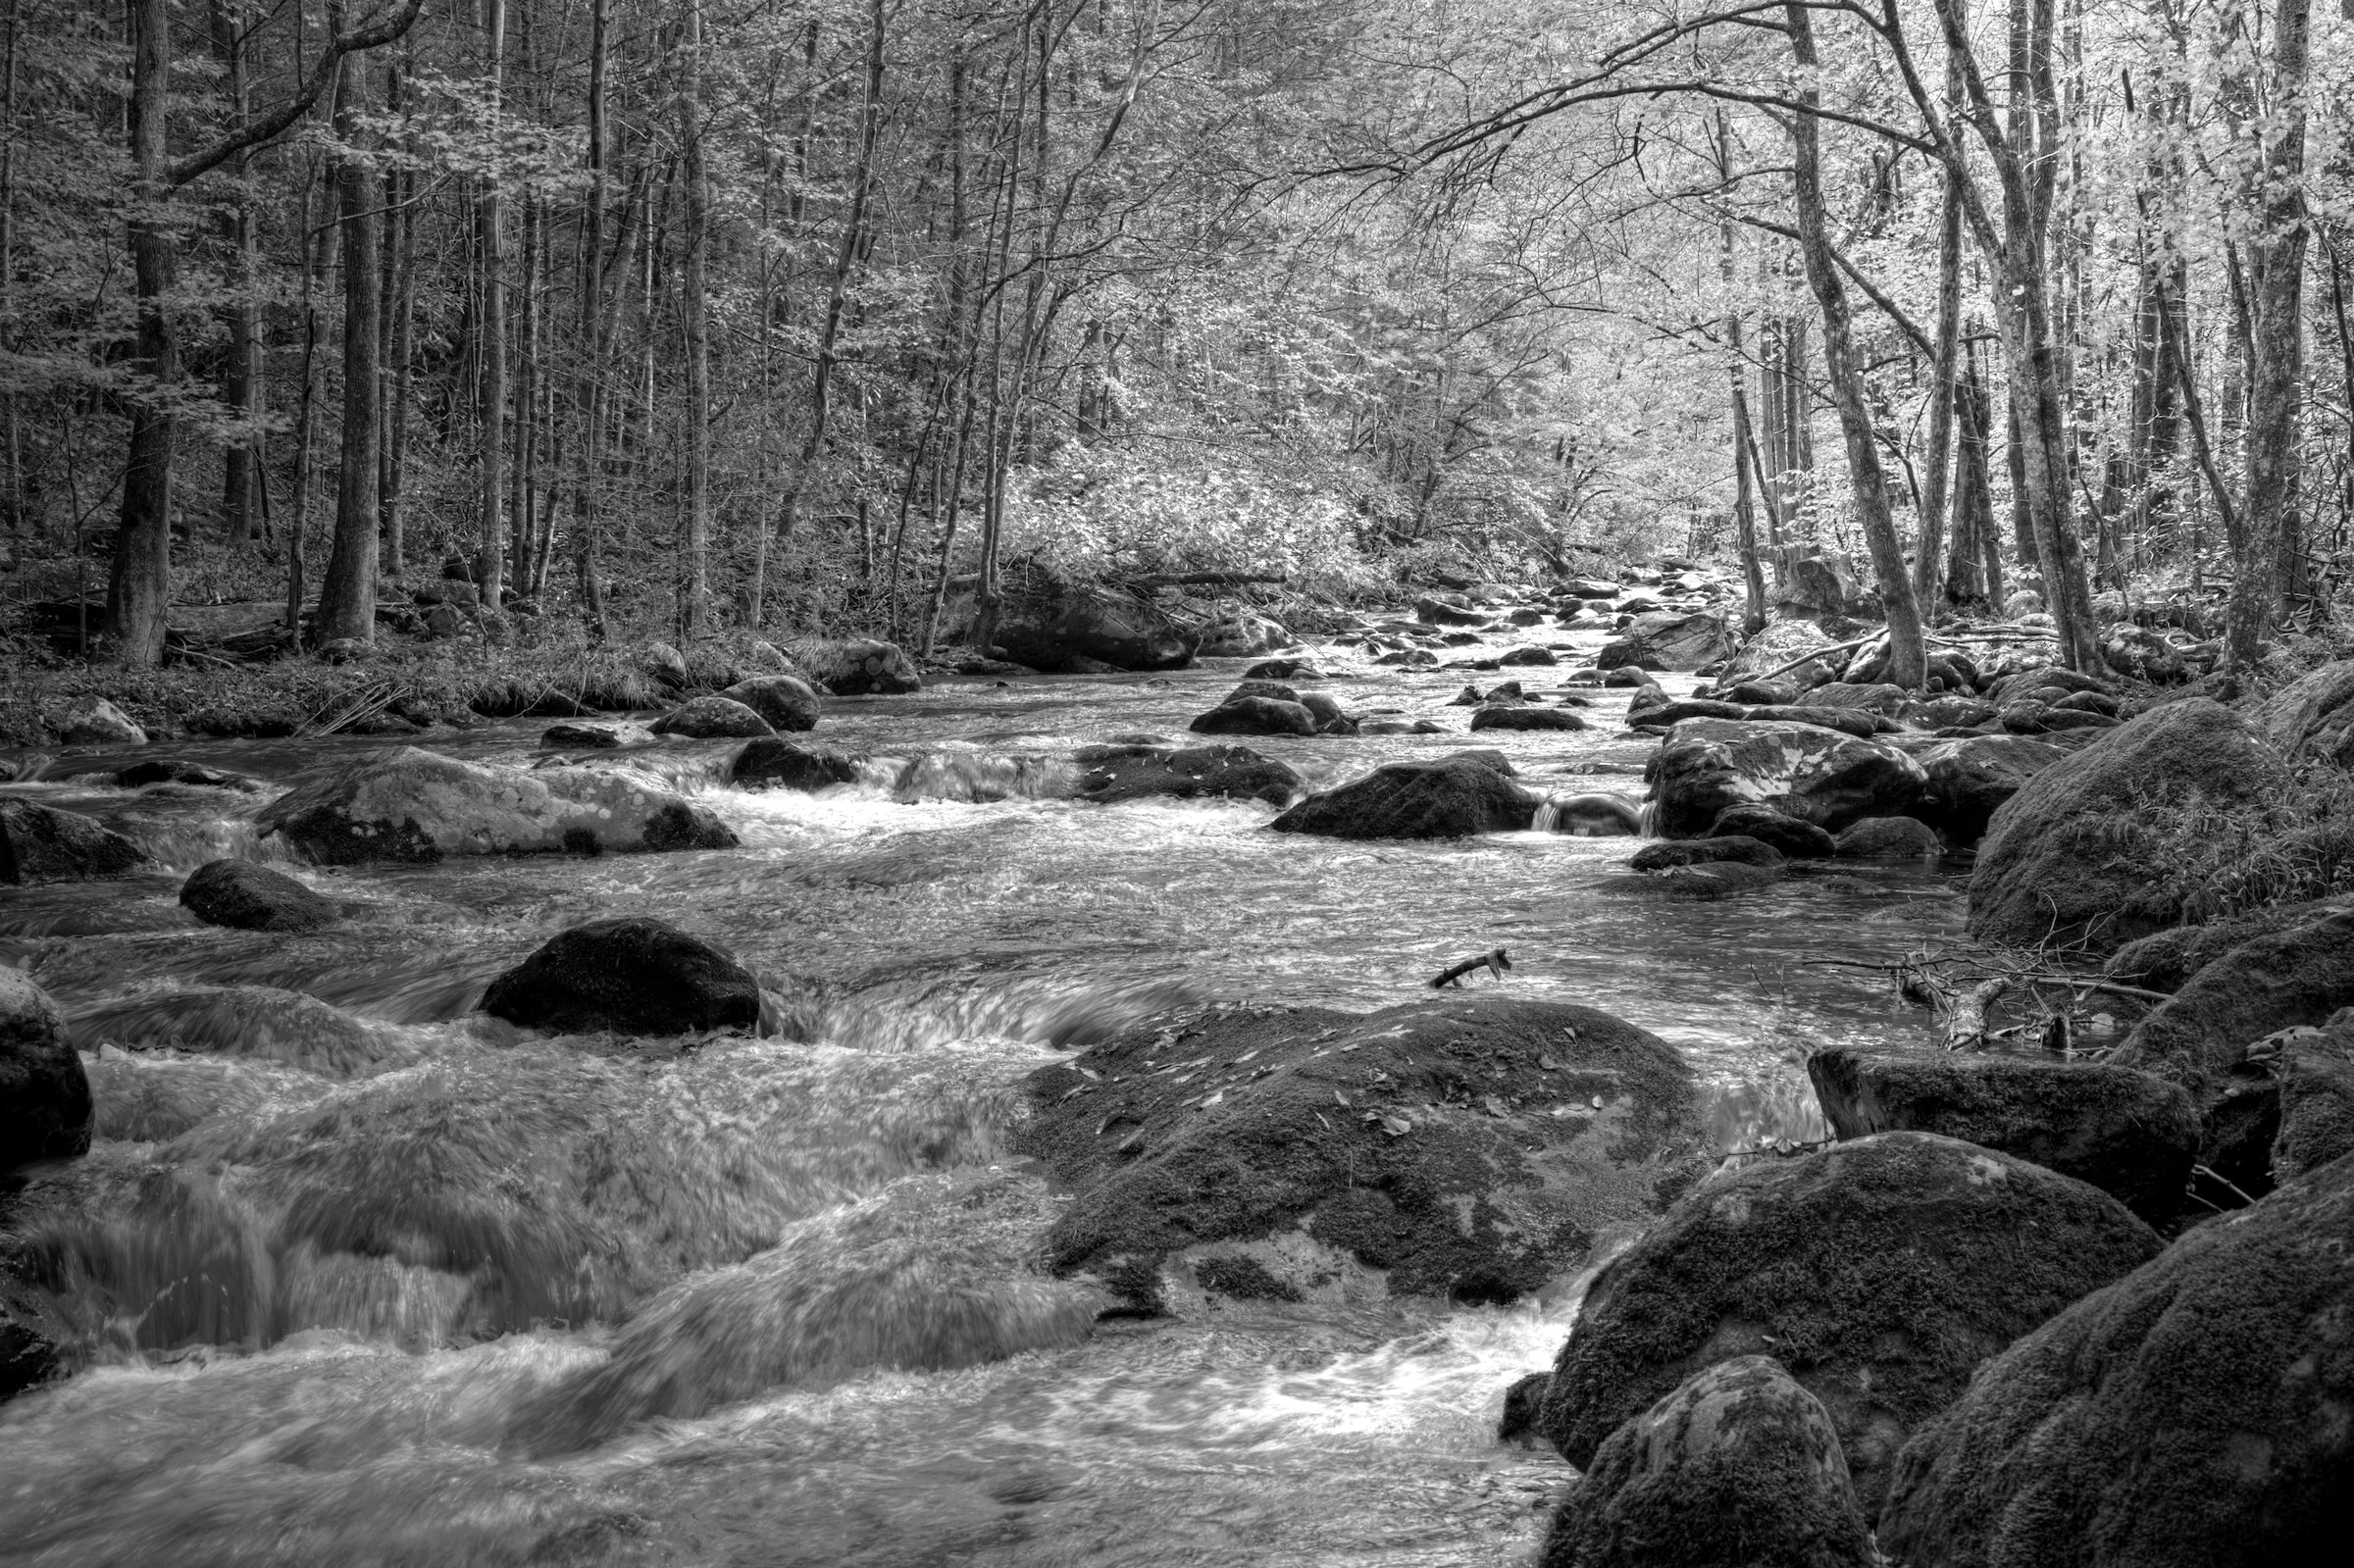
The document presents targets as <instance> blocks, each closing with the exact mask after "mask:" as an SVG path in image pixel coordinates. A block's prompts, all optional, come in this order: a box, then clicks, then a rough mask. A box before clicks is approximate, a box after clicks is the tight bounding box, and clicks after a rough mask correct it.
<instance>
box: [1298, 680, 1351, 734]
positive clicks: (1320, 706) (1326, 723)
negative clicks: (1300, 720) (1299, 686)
mask: <svg viewBox="0 0 2354 1568" xmlns="http://www.w3.org/2000/svg"><path fill="white" fill-rule="evenodd" d="M1300 706H1302V707H1303V708H1305V709H1306V710H1307V712H1308V717H1310V718H1312V719H1314V720H1315V721H1316V733H1318V734H1322V735H1353V734H1355V733H1356V720H1355V719H1352V718H1351V717H1349V715H1348V714H1347V713H1346V712H1344V711H1342V708H1341V704H1340V700H1339V699H1338V698H1336V697H1334V696H1333V695H1332V694H1331V693H1329V692H1325V691H1303V692H1301V693H1300Z"/></svg>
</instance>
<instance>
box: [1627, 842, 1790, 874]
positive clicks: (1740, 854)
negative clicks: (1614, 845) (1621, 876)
mask: <svg viewBox="0 0 2354 1568" xmlns="http://www.w3.org/2000/svg"><path fill="white" fill-rule="evenodd" d="M1787 859H1788V857H1787V856H1785V855H1784V854H1783V853H1782V852H1781V851H1780V850H1778V849H1776V848H1774V847H1773V846H1772V845H1771V844H1769V843H1766V842H1764V841H1763V840H1761V839H1757V838H1750V837H1746V836H1744V835H1738V834H1733V835H1726V836H1725V837H1722V838H1682V839H1663V840H1661V841H1659V842H1657V843H1648V844H1645V845H1644V846H1643V847H1642V848H1640V849H1638V850H1636V851H1635V854H1634V858H1633V859H1631V860H1629V861H1628V862H1627V863H1626V864H1627V867H1628V869H1630V870H1633V871H1667V870H1669V869H1671V868H1673V867H1677V866H1709V865H1715V864H1719V863H1721V862H1725V861H1732V862H1735V863H1738V864H1740V865H1744V866H1780V865H1782V864H1784V863H1785V862H1786V861H1787Z"/></svg>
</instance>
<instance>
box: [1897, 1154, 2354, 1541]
mask: <svg viewBox="0 0 2354 1568" xmlns="http://www.w3.org/2000/svg"><path fill="white" fill-rule="evenodd" d="M2350 1408H2354V1162H2349V1161H2346V1160H2339V1161H2337V1162H2336V1163H2334V1164H2332V1165H2329V1166H2327V1167H2325V1168H2324V1169H2322V1170H2320V1171H2317V1172H2315V1173H2314V1174H2313V1175H2311V1176H2308V1177H2306V1178H2304V1179H2303V1180H2301V1181H2298V1182H2295V1183H2292V1184H2291V1185H2289V1186H2287V1187H2284V1188H2282V1189H2280V1190H2278V1191H2277V1192H2275V1193H2273V1194H2272V1195H2271V1196H2270V1197H2267V1198H2265V1199H2264V1200H2263V1201H2262V1202H2260V1203H2258V1204H2256V1205H2255V1206H2254V1207H2253V1208H2249V1209H2245V1210H2242V1211H2240V1212H2238V1213H2235V1214H2231V1215H2227V1216H2225V1217H2223V1218H2220V1219H2215V1220H2211V1221H2209V1222H2208V1223H2206V1224H2204V1225H2200V1226H2198V1227H2196V1228H2194V1229H2193V1230H2191V1231H2190V1232H2189V1233H2187V1234H2186V1235H2184V1236H2183V1238H2182V1239H2180V1240H2178V1241H2176V1242H2175V1244H2174V1245H2173V1246H2171V1247H2169V1248H2168V1249H2167V1250H2166V1251H2165V1252H2164V1253H2163V1254H2162V1255H2160V1256H2159V1257H2158V1258H2157V1259H2156V1260H2155V1261H2154V1262H2150V1263H2148V1264H2145V1265H2144V1266H2142V1267H2141V1268H2139V1269H2136V1270H2135V1271H2134V1272H2132V1273H2131V1274H2128V1275H2127V1276H2125V1277H2124V1279H2122V1280H2119V1281H2118V1282H2117V1283H2115V1284H2113V1285H2111V1286H2109V1287H2108V1288H2107V1289H2105V1290H2099V1291H2096V1292H2095V1293H2093V1294H2091V1295H2088V1296H2086V1297H2085V1298H2084V1299H2082V1300H2080V1301H2078V1302H2076V1303H2075V1304H2074V1305H2073V1306H2072V1307H2070V1308H2069V1309H2068V1310H2066V1311H2064V1312H2062V1313H2060V1314H2059V1315H2058V1316H2057V1317H2055V1318H2054V1319H2053V1320H2052V1321H2051V1322H2049V1323H2047V1324H2045V1325H2044V1326H2043V1327H2042V1328H2041V1329H2039V1330H2037V1331H2036V1332H2035V1333H2033V1334H2031V1335H2029V1336H2027V1337H2026V1338H2025V1339H2022V1340H2020V1341H2019V1342H2018V1343H2016V1344H2014V1345H2012V1346H2011V1347H2010V1348H2009V1349H2008V1350H2006V1351H2004V1352H2003V1354H2001V1355H2000V1356H1998V1357H1997V1358H1995V1360H1993V1361H1992V1362H1991V1363H1989V1364H1988V1365H1987V1366H1986V1368H1985V1369H1984V1370H1983V1371H1981V1372H1980V1373H1979V1374H1978V1376H1977V1378H1976V1379H1975V1380H1974V1381H1973V1382H1972V1383H1971V1384H1970V1389H1969V1391H1967V1392H1966V1393H1964V1394H1963V1396H1962V1397H1961V1399H1960V1400H1959V1401H1958V1402H1957V1403H1955V1404H1954V1405H1953V1406H1952V1407H1951V1408H1950V1409H1948V1410H1946V1411H1945V1412H1944V1413H1943V1414H1942V1415H1940V1416H1938V1417H1937V1418H1936V1419H1935V1420H1933V1421H1931V1422H1929V1423H1927V1424H1925V1425H1924V1426H1923V1428H1922V1429H1921V1430H1920V1431H1919V1433H1918V1434H1917V1435H1916V1436H1915V1437H1914V1439H1913V1441H1912V1442H1909V1443H1908V1444H1906V1446H1905V1450H1904V1456H1903V1458H1902V1459H1901V1461H1900V1462H1899V1463H1898V1465H1897V1468H1896V1474H1895V1479H1894V1482H1893V1484H1892V1485H1891V1486H1890V1488H1889V1492H1888V1500H1887V1506H1886V1508H1885V1509H1884V1510H1883V1511H1882V1512H1881V1515H1880V1520H1879V1540H1880V1545H1881V1548H1882V1549H1883V1550H1885V1551H1886V1552H1887V1553H1888V1554H1889V1556H1890V1557H1891V1559H1893V1560H1896V1561H1901V1562H1904V1563H1906V1564H1909V1565H1911V1568H1978V1565H1983V1568H2128V1565H2141V1564H2161V1563H2163V1564H2219V1565H2220V1564H2246V1565H2249V1568H2256V1565H2260V1564H2262V1565H2271V1564H2291V1563H2296V1564H2307V1563H2311V1564H2319V1563H2325V1562H2334V1561H2336V1560H2337V1559H2338V1557H2339V1555H2340V1554H2341V1553H2342V1551H2343V1549H2344V1537H2345V1503H2344V1496H2345V1481H2346V1478H2347V1476H2348V1475H2349V1473H2354V1423H2349V1422H2348V1420H2347V1419H2346V1412H2347V1411H2348V1410H2349V1409H2350Z"/></svg>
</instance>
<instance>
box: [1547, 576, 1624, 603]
mask: <svg viewBox="0 0 2354 1568" xmlns="http://www.w3.org/2000/svg"><path fill="white" fill-rule="evenodd" d="M1561 592H1563V593H1565V594H1567V595H1568V596H1569V597H1571V598H1573V599H1614V598H1616V597H1618V584H1617V583H1615V582H1604V581H1603V580H1602V579H1601V578H1570V579H1569V580H1568V581H1566V582H1563V583H1562V584H1561Z"/></svg>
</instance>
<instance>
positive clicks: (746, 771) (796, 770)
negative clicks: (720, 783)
mask: <svg viewBox="0 0 2354 1568" xmlns="http://www.w3.org/2000/svg"><path fill="white" fill-rule="evenodd" d="M859 760H860V759H859V758H857V757H854V756H852V755H851V754H850V753H848V752H846V751H842V750H838V749H837V748H835V747H833V746H811V745H803V744H801V743H800V742H799V741H797V740H787V739H785V738H784V737H783V736H781V735H764V736H762V737H760V738H759V739H756V740H750V741H747V742H745V744H744V747H743V749H742V751H739V752H737V753H736V756H735V760H734V761H732V762H730V763H729V764H728V783H730V784H735V785H737V786H738V787H740V788H745V789H763V788H776V789H824V788H827V787H829V786H830V785H833V784H851V783H854V782H855V781H856V780H857V778H858V763H859Z"/></svg>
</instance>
